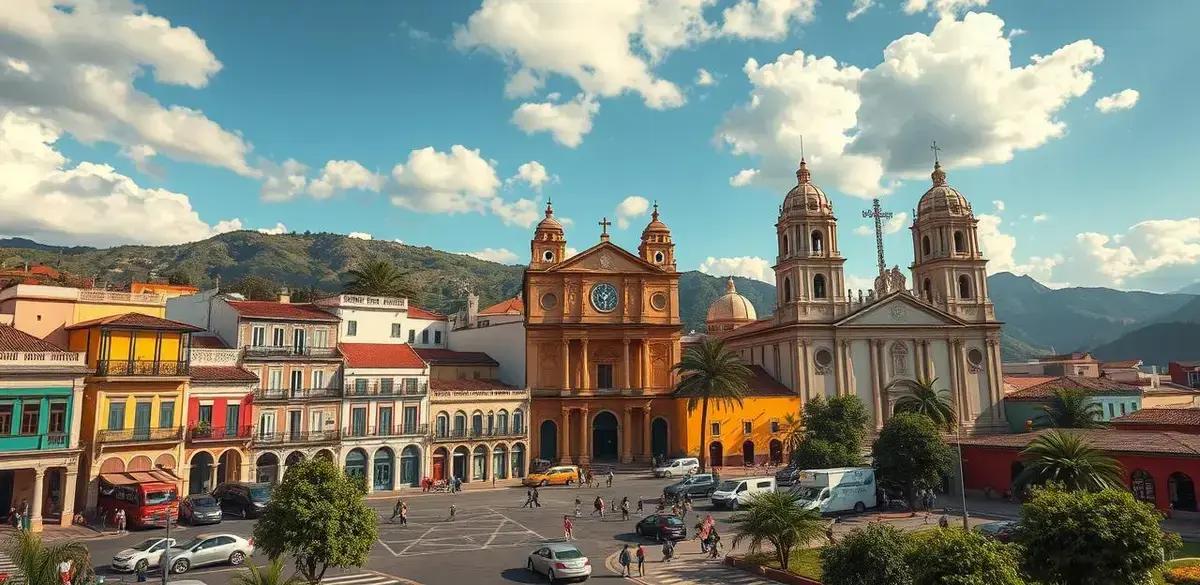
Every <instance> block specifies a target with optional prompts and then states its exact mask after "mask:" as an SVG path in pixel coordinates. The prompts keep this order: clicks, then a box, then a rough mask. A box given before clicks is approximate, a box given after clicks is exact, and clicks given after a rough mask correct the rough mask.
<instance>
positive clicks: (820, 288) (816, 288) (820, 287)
mask: <svg viewBox="0 0 1200 585" xmlns="http://www.w3.org/2000/svg"><path fill="white" fill-rule="evenodd" d="M813 298H814V299H823V298H825V276H824V275H821V274H818V275H816V276H814V277H813Z"/></svg>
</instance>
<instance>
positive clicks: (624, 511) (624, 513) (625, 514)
mask: <svg viewBox="0 0 1200 585" xmlns="http://www.w3.org/2000/svg"><path fill="white" fill-rule="evenodd" d="M621 519H622V520H628V519H629V496H625V497H624V498H621Z"/></svg>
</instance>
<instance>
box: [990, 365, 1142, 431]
mask: <svg viewBox="0 0 1200 585" xmlns="http://www.w3.org/2000/svg"><path fill="white" fill-rule="evenodd" d="M1005 381H1006V382H1008V381H1009V380H1007V379H1006V380H1005ZM1062 389H1076V390H1080V391H1082V392H1083V393H1085V394H1087V396H1088V403H1089V404H1099V405H1100V413H1101V416H1100V418H1101V420H1104V421H1106V422H1107V421H1110V420H1112V419H1114V418H1117V417H1119V416H1124V415H1126V414H1129V413H1131V412H1134V411H1137V410H1141V408H1142V389H1141V388H1140V387H1138V386H1134V385H1131V384H1124V383H1121V382H1115V381H1113V380H1110V379H1108V378H1084V377H1081V376H1058V377H1056V378H1050V379H1049V380H1046V381H1043V382H1039V383H1037V384H1034V385H1032V386H1028V387H1026V388H1021V389H1019V390H1016V391H1014V392H1010V393H1009V394H1008V395H1006V396H1005V397H1004V412H1005V414H1006V415H1008V425H1009V428H1010V429H1011V430H1012V431H1013V432H1014V433H1020V432H1024V431H1025V430H1026V428H1027V427H1028V426H1029V425H1032V426H1044V425H1043V417H1044V416H1045V410H1044V409H1043V407H1045V406H1049V405H1051V404H1053V403H1054V400H1055V397H1054V392H1055V391H1056V390H1062Z"/></svg>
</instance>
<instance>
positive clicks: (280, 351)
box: [243, 345, 338, 358]
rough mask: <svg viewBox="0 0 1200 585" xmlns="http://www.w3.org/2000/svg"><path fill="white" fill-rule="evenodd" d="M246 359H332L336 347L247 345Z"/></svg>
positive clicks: (335, 352)
mask: <svg viewBox="0 0 1200 585" xmlns="http://www.w3.org/2000/svg"><path fill="white" fill-rule="evenodd" d="M243 349H245V356H246V357H247V358H332V357H337V355H338V353H337V348H336V347H313V346H311V345H303V346H295V345H247V346H245V347H244V348H243Z"/></svg>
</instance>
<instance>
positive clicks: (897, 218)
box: [854, 211, 908, 236]
mask: <svg viewBox="0 0 1200 585" xmlns="http://www.w3.org/2000/svg"><path fill="white" fill-rule="evenodd" d="M906 227H908V212H907V211H901V212H900V213H896V214H893V215H892V216H891V217H889V218H888V219H886V220H884V222H883V235H885V236H890V235H892V234H894V233H896V232H899V231H900V230H902V229H904V228H906ZM854 233H855V234H857V235H860V236H872V235H875V226H874V225H873V224H872V225H860V226H858V227H856V228H854Z"/></svg>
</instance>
